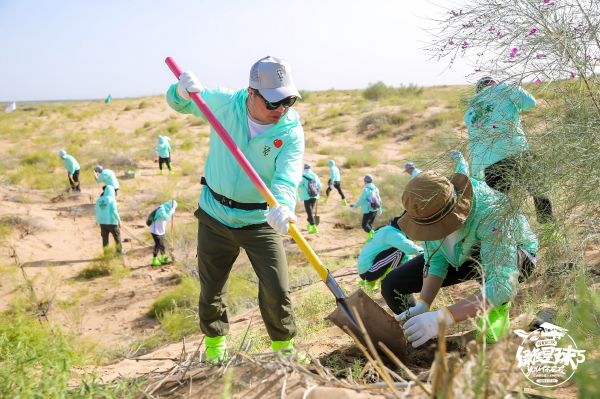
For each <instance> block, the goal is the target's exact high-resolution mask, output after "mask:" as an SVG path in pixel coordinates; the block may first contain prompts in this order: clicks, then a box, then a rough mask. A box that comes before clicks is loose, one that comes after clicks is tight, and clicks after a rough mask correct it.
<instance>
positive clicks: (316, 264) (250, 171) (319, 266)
mask: <svg viewBox="0 0 600 399" xmlns="http://www.w3.org/2000/svg"><path fill="white" fill-rule="evenodd" d="M165 62H166V64H167V66H168V67H169V69H170V70H171V72H173V74H174V75H175V77H176V78H177V79H179V77H180V76H181V74H182V73H183V72H182V70H181V68H179V66H178V65H177V63H176V62H175V61H174V60H173V58H171V57H167V58H166V60H165ZM189 94H190V98H191V99H192V101H194V103H195V104H196V105H197V106H198V109H199V110H200V111H201V112H202V113H203V114H204V116H205V117H206V120H207V121H208V122H209V123H210V125H211V126H212V127H213V129H215V132H217V134H218V135H219V137H221V140H223V142H224V143H225V145H226V146H227V148H228V149H229V151H230V152H231V154H232V155H233V157H234V158H235V160H236V161H237V162H238V163H239V164H240V166H241V167H242V169H243V170H244V172H245V173H246V175H247V176H248V177H249V178H250V180H251V181H252V183H253V184H254V187H256V189H257V190H258V192H259V193H260V194H261V195H262V197H263V198H264V199H265V201H267V204H269V207H271V208H273V207H275V206H277V205H278V203H277V200H276V199H275V197H274V196H273V194H272V193H271V190H269V188H268V187H267V186H266V185H265V183H264V182H263V181H262V179H261V178H260V176H259V175H258V173H256V171H255V170H254V168H253V167H252V165H250V162H248V159H246V156H245V155H244V154H243V153H242V151H241V150H240V149H239V147H238V146H237V145H236V144H235V142H234V141H233V139H232V138H231V136H230V135H229V133H227V130H225V128H224V127H223V125H222V124H221V122H219V120H218V119H217V118H216V117H215V116H214V114H213V113H212V111H211V110H210V108H209V107H208V105H207V104H206V102H205V101H204V100H203V99H202V97H201V96H200V94H198V93H189ZM289 232H290V235H291V236H292V238H293V239H294V241H295V242H296V244H297V245H298V247H300V250H301V251H302V253H303V254H304V256H306V258H307V259H308V261H309V262H310V264H311V265H312V267H313V268H314V269H315V270H316V272H317V274H318V275H319V277H320V278H321V280H323V282H325V283H327V280H328V276H329V271H328V270H327V269H326V268H325V266H323V263H322V262H321V260H320V259H319V257H318V256H317V254H316V253H315V252H314V251H313V250H312V248H311V247H310V245H308V242H307V241H306V240H305V239H304V237H303V236H302V235H301V234H300V231H299V230H298V228H297V227H296V225H295V224H294V223H290V230H289ZM332 279H333V278H332ZM333 282H334V283H335V280H333ZM335 285H336V286H337V289H338V290H339V291H340V292H341V289H340V288H339V286H338V285H337V283H335ZM328 286H329V285H328ZM330 289H331V288H330ZM336 297H337V296H336Z"/></svg>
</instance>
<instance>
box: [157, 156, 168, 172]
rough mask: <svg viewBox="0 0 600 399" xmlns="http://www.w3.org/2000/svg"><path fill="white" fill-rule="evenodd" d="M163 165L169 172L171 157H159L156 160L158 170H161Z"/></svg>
mask: <svg viewBox="0 0 600 399" xmlns="http://www.w3.org/2000/svg"><path fill="white" fill-rule="evenodd" d="M163 163H166V164H167V168H169V170H171V157H167V158H162V157H159V158H158V169H160V170H162V167H163Z"/></svg>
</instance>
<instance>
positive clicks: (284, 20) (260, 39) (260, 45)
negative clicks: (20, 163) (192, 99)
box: [0, 0, 474, 101]
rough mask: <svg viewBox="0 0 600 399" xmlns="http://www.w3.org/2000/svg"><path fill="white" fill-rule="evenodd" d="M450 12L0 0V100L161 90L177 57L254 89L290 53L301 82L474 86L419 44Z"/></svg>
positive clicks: (294, 4)
mask: <svg viewBox="0 0 600 399" xmlns="http://www.w3.org/2000/svg"><path fill="white" fill-rule="evenodd" d="M444 3H449V2H447V1H438V4H444ZM441 12H443V10H440V8H439V7H437V6H434V5H433V4H431V3H429V2H425V1H407V0H370V1H364V0H362V1H361V0H347V1H342V0H302V1H299V0H298V1H273V0H270V1H266V0H264V1H263V0H252V1H248V0H247V1H243V0H229V1H228V0H219V1H217V0H215V1H203V0H196V1H193V0H189V1H151V0H147V1H141V0H104V1H95V0H78V1H75V0H55V1H51V0H37V1H34V0H0V37H1V38H2V47H1V54H2V62H0V101H25V100H55V99H89V98H104V97H105V96H106V95H107V94H109V93H111V94H112V95H113V97H137V96H145V95H155V94H160V93H163V92H164V91H165V90H166V88H167V86H168V85H169V84H170V82H172V81H173V77H172V75H171V72H170V71H169V70H168V68H167V67H166V66H165V64H164V58H165V57H166V56H169V55H170V56H173V57H174V58H175V60H176V61H177V62H178V63H179V64H180V66H181V67H182V68H183V69H184V70H185V69H191V70H193V71H194V72H195V73H196V75H197V76H198V77H199V78H200V79H201V80H202V82H203V83H204V85H206V86H222V87H233V88H236V87H243V86H247V84H248V71H249V69H250V66H251V65H252V63H253V62H254V61H256V60H257V59H259V58H261V57H263V56H265V55H273V56H278V57H281V58H285V59H287V60H288V61H289V62H290V63H291V65H292V67H293V72H294V77H295V80H296V84H297V86H298V87H299V88H300V89H304V90H325V89H330V88H336V89H354V88H364V87H366V86H367V85H368V84H369V83H372V82H375V81H378V80H382V81H384V82H385V83H386V84H390V85H399V84H409V83H415V84H419V85H424V86H429V85H437V84H463V83H467V82H470V81H472V80H473V79H474V78H472V77H468V75H469V74H470V73H471V71H472V68H471V67H469V66H467V65H466V64H465V63H458V64H456V65H454V66H453V67H452V69H450V70H446V63H445V62H436V61H433V60H430V59H428V58H429V56H428V55H427V54H426V53H425V52H424V51H423V50H422V48H423V47H424V46H425V43H426V41H427V39H428V36H427V34H426V33H425V32H424V31H423V29H424V28H425V27H427V26H428V25H429V26H431V21H429V19H431V18H435V17H439V16H440V13H441Z"/></svg>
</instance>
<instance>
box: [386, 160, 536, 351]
mask: <svg viewBox="0 0 600 399" xmlns="http://www.w3.org/2000/svg"><path fill="white" fill-rule="evenodd" d="M457 153H458V152H455V153H454V154H453V155H454V156H455V157H456V159H459V161H460V162H458V165H457V171H459V172H460V173H456V174H455V175H454V176H453V177H452V179H451V180H448V179H447V178H445V177H443V176H441V175H439V174H437V173H436V172H433V171H426V172H422V173H420V174H419V175H417V176H416V177H415V178H414V179H412V180H411V181H410V182H409V183H408V184H407V186H406V189H405V191H404V193H403V195H402V203H403V205H404V208H405V209H406V213H405V214H404V215H403V216H402V217H401V218H400V220H399V221H398V225H399V226H400V227H401V228H402V230H403V231H404V232H406V234H407V235H408V236H409V237H411V238H412V239H415V240H422V241H424V249H425V254H424V255H421V256H417V257H415V258H413V259H412V260H410V261H408V262H407V263H405V264H403V265H401V266H400V267H398V268H397V269H395V270H394V271H392V272H391V273H390V274H388V275H387V277H386V278H385V279H384V280H383V281H382V287H381V291H382V295H383V297H384V299H385V300H386V302H387V304H388V306H390V308H391V309H392V311H394V313H397V314H398V313H399V315H398V316H397V319H398V320H408V321H406V323H405V325H404V329H405V332H406V334H407V335H408V340H409V342H411V343H412V345H413V347H417V346H420V345H422V344H424V343H425V342H427V341H428V340H429V339H431V338H434V337H437V334H438V318H440V319H442V320H443V321H444V322H445V323H446V325H447V326H450V325H452V324H454V323H456V322H459V321H462V320H466V319H467V318H470V317H473V316H475V315H476V314H477V313H478V312H479V311H482V310H483V311H487V315H486V317H485V318H484V321H485V324H486V327H483V326H482V323H481V321H480V326H482V327H481V330H484V331H486V339H487V340H488V342H495V341H496V340H498V339H499V338H500V337H502V336H503V335H505V334H506V333H507V331H508V327H509V317H508V308H509V306H510V301H511V300H512V298H514V296H515V295H516V293H517V287H518V285H519V281H520V280H523V279H524V278H526V277H527V276H528V275H529V274H530V273H531V272H532V270H533V268H534V266H535V255H536V253H537V249H538V248H537V239H536V237H535V235H533V233H532V232H531V229H530V227H529V224H528V223H527V220H526V219H525V217H524V216H523V215H522V214H521V213H519V212H518V211H515V210H512V209H510V207H509V203H508V201H507V198H506V196H505V195H504V194H502V193H499V192H498V191H495V190H492V189H491V188H489V187H488V185H487V184H485V183H484V182H481V181H478V180H475V179H469V177H468V176H467V175H465V174H463V173H462V172H463V171H465V169H466V167H465V165H466V164H465V162H464V158H462V156H460V157H458V155H457ZM426 264H428V265H429V267H428V268H427V266H426ZM480 268H482V269H483V275H481V273H480V272H479V270H480ZM472 279H479V280H480V281H481V280H483V282H484V283H483V287H482V289H481V292H479V293H477V294H473V295H470V296H468V297H466V298H464V299H462V300H460V301H459V302H457V303H455V304H453V305H451V306H448V307H443V308H441V309H440V310H438V311H435V312H433V311H430V306H431V304H432V302H433V300H434V299H435V297H436V295H437V293H438V292H439V289H440V287H445V286H449V285H454V284H457V283H460V282H462V281H466V280H472ZM419 291H420V299H419V301H418V302H417V303H416V305H415V306H412V307H410V308H408V309H407V307H406V300H405V299H404V298H403V296H405V295H409V294H412V293H416V292H419Z"/></svg>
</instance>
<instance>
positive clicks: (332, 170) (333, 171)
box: [328, 159, 341, 183]
mask: <svg viewBox="0 0 600 399" xmlns="http://www.w3.org/2000/svg"><path fill="white" fill-rule="evenodd" d="M328 164H329V180H331V182H332V183H333V182H334V181H340V179H341V178H340V169H339V168H338V167H337V166H335V161H334V160H333V159H330V160H329V162H328Z"/></svg>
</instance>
